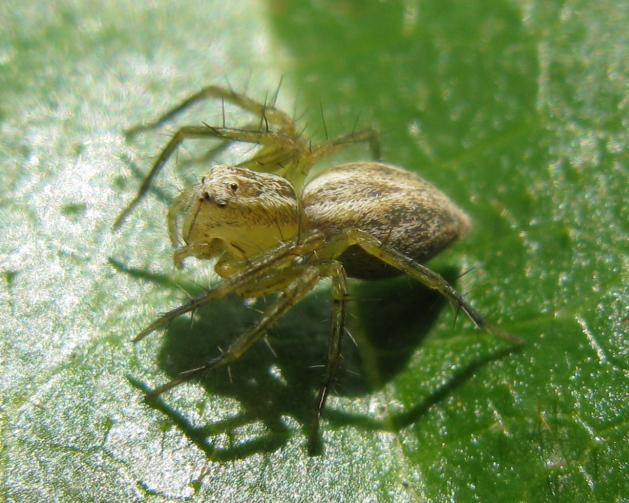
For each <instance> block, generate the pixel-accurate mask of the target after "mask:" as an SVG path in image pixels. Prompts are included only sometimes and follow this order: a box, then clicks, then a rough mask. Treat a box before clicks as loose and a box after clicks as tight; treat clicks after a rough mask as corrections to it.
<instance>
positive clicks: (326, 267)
mask: <svg viewBox="0 0 629 503" xmlns="http://www.w3.org/2000/svg"><path fill="white" fill-rule="evenodd" d="M207 97H216V98H221V99H223V100H225V101H229V102H231V103H234V104H236V105H237V106H240V107H242V108H244V109H245V110H247V111H249V112H251V113H252V114H254V115H256V116H258V117H259V118H260V122H261V123H264V124H265V127H264V128H256V129H231V128H225V127H209V126H204V127H196V126H189V127H184V128H181V129H180V130H179V131H178V132H177V133H176V134H175V136H174V138H173V139H172V140H171V141H170V143H169V144H168V145H167V146H166V148H165V149H164V151H163V152H162V154H161V155H160V156H159V158H158V160H157V162H156V163H155V165H154V166H153V169H152V170H151V172H150V173H149V175H148V176H147V178H146V179H145V181H144V183H143V184H142V186H141V188H140V191H139V193H138V195H137V196H136V198H135V199H134V200H133V202H132V203H131V204H130V205H129V207H128V208H127V209H126V210H125V211H124V212H123V213H122V215H121V216H120V217H119V219H118V222H117V224H118V225H119V224H120V222H121V221H122V220H123V219H124V218H125V217H126V216H127V215H128V214H129V212H130V210H131V209H132V208H133V206H134V205H135V204H136V203H137V202H138V201H139V200H140V199H141V198H142V197H143V196H144V195H145V194H146V192H147V190H148V188H149V187H150V184H151V183H152V180H153V179H154V177H155V176H156V175H157V173H158V172H159V171H160V170H161V168H162V167H163V165H164V164H165V163H166V161H167V160H168V158H169V156H170V155H171V154H172V152H173V151H174V150H175V149H176V147H177V146H178V145H179V144H180V143H181V142H182V141H183V140H184V139H186V138H219V139H222V140H225V141H241V142H249V143H254V144H258V145H260V146H261V148H260V149H259V150H258V151H257V152H256V153H255V154H254V155H253V156H252V157H251V158H249V159H247V160H246V161H244V162H242V163H240V164H239V165H237V166H224V165H217V166H214V167H213V168H212V169H211V170H210V171H209V172H208V173H207V175H206V176H205V177H204V178H203V179H202V180H201V181H200V182H199V183H198V184H195V185H193V186H191V187H189V188H187V189H185V190H184V191H183V192H182V193H181V194H180V196H179V197H177V199H176V200H175V201H174V203H173V204H172V205H171V207H170V210H169V213H168V227H169V231H170V238H171V241H172V243H173V246H174V247H175V252H174V260H175V263H176V264H177V265H181V264H182V261H183V260H184V259H185V258H186V257H195V258H197V259H216V262H215V263H214V269H215V271H216V272H217V274H219V275H220V276H221V277H222V278H223V280H222V281H221V282H220V283H218V284H217V285H216V286H214V287H213V288H211V289H210V290H208V291H207V292H206V293H204V294H203V295H201V296H199V297H197V298H195V299H193V300H192V301H190V302H188V303H186V304H184V305H182V306H180V307H178V308H176V309H174V310H172V311H170V312H169V313H166V314H165V315H163V316H161V317H160V318H159V319H157V320H156V321H155V322H153V323H152V324H151V325H149V326H148V327H147V328H145V329H144V330H143V331H142V332H140V334H139V335H138V336H137V337H136V339H135V340H136V341H137V340H140V339H142V338H143V337H145V336H146V335H148V334H149V333H151V332H153V331H154V330H155V329H157V328H159V327H161V326H163V325H165V324H167V323H168V322H169V321H170V320H172V319H174V318H176V317H177V316H180V315H181V314H183V313H187V312H191V311H193V310H194V309H196V308H197V307H198V306H200V305H202V304H204V303H206V302H209V301H211V300H212V299H216V298H219V297H223V296H225V295H228V294H230V293H234V292H235V293H238V294H239V295H241V296H243V297H256V296H260V295H265V294H268V293H278V294H279V296H278V297H277V300H276V301H275V302H274V303H273V304H272V305H271V306H270V307H269V308H268V309H266V311H265V312H264V313H263V315H262V316H261V318H260V320H259V322H258V324H257V325H256V326H254V327H253V328H252V329H250V330H249V331H247V332H246V333H244V334H243V335H241V336H240V337H239V338H238V339H237V340H236V341H235V342H234V343H233V344H232V345H231V346H230V347H229V348H227V349H226V350H224V351H222V352H220V354H219V355H218V356H217V357H216V358H214V359H212V360H210V361H208V362H206V363H204V364H202V365H200V366H199V367H198V368H196V369H194V370H192V371H190V372H187V373H185V374H183V375H182V376H181V377H179V378H178V379H175V380H173V381H171V382H169V383H167V384H165V385H163V386H161V387H159V388H157V389H156V390H154V391H153V393H152V394H154V395H157V394H160V393H163V392H164V391H166V390H168V389H171V388H172V387H174V386H176V385H177V384H179V383H181V382H184V381H187V380H189V379H191V378H194V377H197V376H200V375H203V374H204V373H206V372H208V371H210V370H213V369H215V368H217V367H220V366H223V365H226V364H228V363H230V362H232V361H234V360H236V359H237V358H239V357H240V356H241V355H242V354H243V353H244V352H245V351H246V350H247V349H249V347H251V345H252V344H254V343H255V342H256V341H258V340H259V339H261V338H262V337H263V336H264V335H265V334H266V330H267V329H268V328H269V327H270V326H271V325H272V324H273V323H274V322H275V321H277V319H278V318H279V317H281V316H282V315H283V314H284V313H285V312H286V311H287V310H288V309H290V308H291V307H292V306H293V305H294V304H295V303H296V302H298V301H299V300H300V299H301V298H303V297H304V296H305V295H306V294H307V293H308V292H310V291H311V290H312V289H313V288H314V287H315V286H316V284H317V283H318V282H319V281H320V280H321V279H322V278H331V280H332V297H333V300H334V302H333V308H332V330H331V335H330V340H329V346H328V362H327V364H326V368H325V371H324V376H323V384H322V386H321V389H320V391H319V395H318V398H317V402H316V411H315V416H314V419H313V425H312V429H311V436H310V441H309V451H310V452H311V453H315V452H317V450H318V449H317V445H318V438H319V434H318V431H319V419H320V415H321V411H322V409H323V407H324V405H325V402H326V399H327V396H328V394H329V391H330V388H331V386H332V383H333V381H334V375H335V372H336V369H337V367H338V365H339V363H340V360H341V343H342V339H343V335H344V330H345V329H344V324H345V310H346V301H347V277H353V278H361V279H376V278H383V277H388V276H393V275H396V274H402V273H405V274H408V275H410V276H412V277H414V278H416V279H417V280H419V281H421V282H422V283H423V284H425V285H426V286H428V287H430V288H432V289H435V290H437V291H438V292H440V293H441V294H442V295H444V296H445V297H446V298H447V299H448V300H449V301H450V302H451V303H452V304H453V305H454V306H455V307H456V308H457V309H461V310H462V311H463V312H465V314H467V316H468V317H469V318H470V319H471V320H472V321H473V322H474V323H475V324H476V325H477V326H478V327H479V328H482V329H484V330H486V331H488V332H490V333H492V334H495V335H497V336H500V337H503V338H505V339H507V340H509V341H511V342H514V343H518V342H519V340H518V339H517V338H516V337H514V336H512V335H510V334H508V333H506V332H503V331H501V330H499V329H497V328H495V327H493V326H492V325H489V324H488V323H486V322H485V320H484V318H483V317H482V316H481V315H480V314H479V313H478V312H476V311H475V310H474V309H473V308H472V307H471V306H470V305H469V304H468V303H467V302H466V301H465V300H464V299H463V297H462V296H461V295H460V294H459V293H458V292H456V291H455V290H454V289H453V288H452V286H450V284H449V283H448V282H447V281H445V280H444V279H443V278H442V277H441V276H440V275H438V274H437V273H435V272H433V271H431V270H430V269H428V268H426V267H425V266H424V265H422V264H423V263H424V262H426V261H427V260H429V259H430V258H432V257H433V256H435V255H436V254H437V253H439V252H440V251H441V250H443V249H444V248H445V247H447V246H448V245H449V244H451V243H452V242H453V241H454V240H456V239H457V238H458V237H460V236H462V235H463V234H464V233H465V232H467V230H468V229H469V226H470V223H469V219H468V217H467V215H465V213H464V212H463V211H461V210H460V209H459V208H458V207H457V206H456V205H455V204H454V203H453V202H452V201H451V200H450V199H449V198H448V197H447V196H445V195H444V194H443V193H442V192H441V191H439V190H438V189H436V188H435V187H434V186H433V185H431V184H430V183H428V182H426V181H425V180H423V179H422V178H420V177H419V176H417V175H415V174H412V173H410V172H407V171H405V170H403V169H401V168H397V167H394V166H390V165H387V164H383V163H381V162H354V163H350V164H344V165H340V166H336V167H333V168H331V169H328V170H326V171H324V172H323V173H321V174H319V175H318V176H316V177H314V178H312V179H310V180H309V179H308V178H307V177H308V174H309V171H310V168H311V167H312V165H313V164H314V163H315V162H316V161H317V160H319V159H320V158H322V157H325V156H327V155H329V154H330V153H332V152H335V151H336V150H338V149H340V148H343V147H344V146H346V145H348V144H351V143H358V142H368V143H369V144H370V146H371V148H372V152H373V154H374V156H376V157H377V156H378V155H379V148H378V145H377V142H376V138H375V134H374V132H373V131H372V130H370V129H365V130H361V131H358V132H354V133H351V134H349V135H345V136H342V137H339V138H336V139H333V140H325V141H322V142H319V143H315V144H313V145H310V144H307V143H306V142H305V141H304V140H303V138H302V137H301V135H300V134H298V133H297V130H296V129H295V125H294V123H293V121H292V120H291V119H290V118H289V117H288V116H286V115H285V114H283V113H282V112H280V111H278V110H277V109H276V108H274V107H273V106H267V105H263V104H260V103H257V102H255V101H252V100H250V99H248V98H246V97H244V96H241V95H239V94H236V93H234V92H233V91H231V90H227V89H223V88H220V87H215V86H211V87H208V88H206V89H204V90H202V91H201V92H199V93H197V94H196V95H195V96H193V97H192V98H190V99H189V100H187V101H186V102H184V103H183V104H182V105H180V106H179V107H177V108H175V109H174V110H173V111H171V112H169V113H168V114H166V115H164V116H163V117H162V118H161V119H160V120H158V121H157V122H156V123H154V124H151V125H149V126H145V127H142V128H136V129H135V130H133V131H132V133H135V132H137V131H138V130H141V129H148V128H153V127H156V126H158V125H161V124H162V123H163V122H165V121H167V120H169V119H170V118H172V117H173V116H175V115H176V114H178V113H179V112H180V111H182V110H183V109H184V108H187V107H188V106H189V105H191V104H193V103H195V102H197V101H199V100H201V99H204V98H207Z"/></svg>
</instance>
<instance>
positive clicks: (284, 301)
mask: <svg viewBox="0 0 629 503" xmlns="http://www.w3.org/2000/svg"><path fill="white" fill-rule="evenodd" d="M320 278H321V275H320V273H319V269H318V268H317V267H316V266H305V267H304V268H303V270H302V271H301V273H300V274H299V275H298V276H297V277H296V279H294V280H293V282H292V283H291V284H290V286H289V287H288V288H286V289H285V290H284V291H283V292H282V295H281V296H280V297H279V299H277V301H276V302H274V303H273V305H272V306H271V307H270V308H269V309H267V310H266V311H265V312H264V315H263V316H262V318H261V319H260V320H259V321H258V323H257V324H256V325H255V326H254V327H253V328H252V329H250V330H248V331H247V332H245V333H244V334H243V335H241V336H240V337H239V338H238V339H236V340H235V341H234V342H233V343H232V344H231V345H230V346H229V348H227V349H226V350H225V351H223V352H222V353H221V354H220V355H219V356H217V357H216V358H214V359H212V360H210V361H208V362H207V363H204V364H203V365H201V366H200V367H197V368H195V369H192V370H189V371H187V372H184V373H183V374H181V375H180V376H179V377H178V378H176V379H173V380H172V381H170V382H167V383H166V384H163V385H162V386H159V387H158V388H156V389H155V390H153V391H152V392H151V393H149V396H157V395H159V394H161V393H164V392H165V391H168V390H170V389H172V388H174V387H175V386H177V385H179V384H181V383H183V382H186V381H189V380H190V379H194V378H195V377H200V376H202V375H203V374H205V373H207V372H210V371H211V370H214V369H216V368H218V367H222V366H223V365H227V364H228V363H231V362H233V361H234V360H237V359H238V358H240V357H241V356H242V355H243V354H244V353H245V352H246V351H247V350H248V349H249V348H250V347H251V346H252V345H253V344H255V343H256V342H257V341H258V340H260V339H261V338H262V337H264V335H265V334H266V331H267V329H268V328H269V327H270V326H271V325H273V324H274V323H275V322H276V321H277V320H278V319H279V318H280V317H281V316H282V315H283V314H284V313H285V312H286V311H288V310H289V309H290V308H291V307H292V306H293V305H294V304H296V303H297V302H298V301H299V300H301V299H302V298H303V297H304V296H305V295H306V294H307V293H308V292H310V291H311V290H312V289H313V288H314V287H315V286H316V284H317V283H318V282H319V279H320Z"/></svg>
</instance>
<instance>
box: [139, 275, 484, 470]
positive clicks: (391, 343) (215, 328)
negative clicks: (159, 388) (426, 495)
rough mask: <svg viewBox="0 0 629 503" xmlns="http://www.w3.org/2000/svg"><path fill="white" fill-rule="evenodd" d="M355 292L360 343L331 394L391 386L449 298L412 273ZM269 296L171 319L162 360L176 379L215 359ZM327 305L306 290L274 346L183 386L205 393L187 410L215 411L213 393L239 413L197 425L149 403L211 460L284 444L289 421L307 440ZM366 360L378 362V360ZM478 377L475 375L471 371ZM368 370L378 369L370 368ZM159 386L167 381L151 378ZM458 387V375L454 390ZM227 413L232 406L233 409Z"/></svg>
mask: <svg viewBox="0 0 629 503" xmlns="http://www.w3.org/2000/svg"><path fill="white" fill-rule="evenodd" d="M442 273H443V271H442ZM443 275H444V277H446V279H448V280H452V279H454V278H455V277H456V274H455V271H454V270H448V271H445V273H443ZM352 292H353V293H352V295H351V298H352V301H353V304H354V305H353V306H352V312H353V313H355V314H357V316H358V317H359V318H360V319H359V321H358V322H359V323H360V325H361V326H362V327H363V328H362V330H360V332H361V334H362V335H361V338H359V339H358V340H357V341H356V342H357V344H353V343H352V342H351V341H350V340H349V338H348V339H346V341H345V344H344V353H343V354H344V359H343V364H342V366H341V368H340V369H339V372H338V377H337V385H336V386H335V388H334V390H333V394H335V395H337V396H364V395H366V394H368V393H370V392H372V391H373V390H375V389H377V388H379V387H381V386H383V385H385V384H386V383H387V382H388V381H389V380H390V379H391V378H393V377H394V376H395V375H396V374H397V373H398V372H399V371H400V370H401V369H403V368H404V366H405V365H406V362H407V361H408V359H409V358H410V357H411V355H412V354H413V353H414V351H415V349H416V348H417V347H418V346H419V345H421V343H422V341H423V340H424V339H425V337H426V336H427V334H428V333H429V332H430V328H431V326H432V325H433V324H434V322H435V320H436V318H437V316H438V315H439V314H440V312H441V311H442V307H443V304H444V303H445V300H444V299H443V297H442V296H441V295H439V294H438V293H436V292H434V291H432V290H429V289H428V288H426V287H424V286H423V285H421V284H420V283H418V282H415V281H413V280H409V279H408V278H406V277H400V278H396V279H393V280H387V281H378V282H360V283H358V284H355V285H353V289H352ZM269 302H270V299H264V298H261V299H259V300H258V302H257V304H256V305H255V309H252V308H247V306H246V305H244V302H243V299H242V298H240V297H237V296H232V297H228V298H224V299H219V300H216V301H213V302H211V303H209V304H207V305H206V306H204V307H203V308H201V309H199V310H198V312H197V313H196V314H195V317H194V321H191V320H190V318H186V317H181V318H178V319H175V320H174V321H173V322H172V323H171V325H170V326H169V327H168V329H167V330H166V332H165V333H164V335H163V336H162V338H163V343H162V346H161V348H160V352H159V355H158V366H159V367H160V368H161V369H162V370H163V371H164V372H165V373H166V374H167V375H168V376H169V377H170V378H175V377H177V376H179V374H180V373H181V372H185V371H187V370H190V369H192V368H195V367H198V366H199V365H200V364H202V363H203V362H205V361H207V360H209V359H211V358H213V357H214V356H216V355H217V354H218V353H219V352H220V349H219V348H226V347H227V346H229V344H230V343H231V342H233V341H234V340H235V339H236V338H237V337H238V336H239V335H241V334H242V333H244V332H245V331H246V330H247V329H248V328H250V327H251V326H253V325H254V324H255V323H256V321H257V320H258V319H259V317H260V314H259V312H258V311H259V310H260V311H262V310H264V307H265V303H269ZM374 306H375V307H374ZM330 309H331V301H330V291H329V288H325V289H321V290H318V291H316V292H314V293H313V294H311V295H308V296H307V297H306V298H305V299H303V300H302V301H301V302H300V303H299V304H298V305H297V306H295V307H294V308H293V309H291V310H290V311H289V312H288V313H287V314H286V315H285V316H284V317H283V318H282V319H281V320H280V321H279V322H278V323H277V325H276V326H275V327H274V328H272V329H271V330H270V331H269V333H268V336H267V340H268V342H269V344H268V345H267V344H264V342H260V343H258V344H255V345H254V346H253V347H252V348H251V349H250V350H249V351H247V352H246V353H245V354H244V355H243V356H242V357H241V358H240V359H238V360H237V361H235V362H233V363H231V364H230V365H229V366H228V367H223V368H219V369H217V370H215V371H213V372H211V373H209V374H208V375H207V376H205V377H204V378H202V379H200V380H197V381H193V382H192V383H190V384H184V386H190V385H193V386H194V385H196V386H199V385H200V386H202V387H203V388H204V390H205V392H206V396H207V398H206V399H205V400H204V405H199V404H194V405H192V404H191V407H194V406H195V405H197V409H199V408H200V409H202V408H203V407H210V408H211V407H212V397H222V398H229V399H233V400H234V401H235V402H236V403H237V404H238V407H237V408H236V409H237V412H236V413H233V414H231V415H230V416H228V417H218V418H217V419H213V420H211V421H210V422H208V423H206V424H202V425H200V426H199V425H197V423H198V422H199V421H198V420H196V419H193V416H196V413H193V414H187V413H186V411H185V409H183V410H178V409H177V408H176V407H175V406H173V405H170V404H171V403H172V402H173V401H174V400H173V399H169V394H168V393H166V394H164V395H161V396H158V397H155V398H147V399H146V403H147V404H148V405H149V406H151V407H152V408H154V409H156V410H159V411H160V412H161V413H163V414H164V415H165V416H167V417H168V418H169V419H170V420H171V421H172V422H173V423H174V424H175V425H176V426H177V427H178V428H179V429H180V430H181V431H182V432H183V433H184V434H185V435H186V436H187V437H188V438H189V439H190V440H191V441H192V442H193V443H194V444H195V445H197V447H198V448H200V449H201V450H202V451H203V452H204V453H205V454H206V455H207V457H208V458H209V459H212V460H214V461H219V462H224V461H233V460H237V459H244V458H247V457H249V456H251V455H253V454H257V453H266V452H274V451H275V450H277V449H279V448H281V447H282V446H284V445H285V444H286V443H288V441H289V440H290V439H291V438H292V437H293V435H294V434H295V428H294V426H292V425H291V424H290V419H288V418H292V420H293V421H294V422H296V423H297V424H299V425H300V429H301V434H302V435H303V438H304V446H305V444H306V440H307V438H308V433H309V428H310V425H311V421H312V414H313V409H314V397H315V395H316V392H317V391H318V388H319V386H320V384H321V379H322V374H323V368H322V367H323V365H324V364H325V361H326V352H327V342H328V337H329V330H330V325H329V318H330ZM349 318H350V319H349V320H348V321H349V323H348V324H349V330H350V332H351V331H352V325H353V323H352V320H351V318H352V317H351V316H350V317H349ZM362 337H365V338H366V340H365V339H363V338H362ZM365 342H366V343H367V344H368V345H369V346H370V347H371V348H372V349H373V351H372V352H371V353H372V354H375V355H376V358H375V367H376V368H375V374H376V375H377V376H379V377H378V379H377V382H374V381H373V379H371V380H370V379H368V376H367V373H366V372H365V371H364V364H365V362H364V355H363V354H361V347H360V346H361V344H364V343H365ZM269 346H270V347H269ZM370 363H371V365H372V366H373V364H374V360H373V359H372V360H370ZM472 374H473V372H472V371H470V373H469V375H470V376H471V375H472ZM369 375H370V376H373V375H374V372H373V369H372V372H369ZM129 380H130V382H131V384H132V385H133V386H134V387H136V388H138V389H140V390H141V391H143V392H145V393H146V392H148V391H150V387H149V386H148V385H147V384H145V383H142V382H140V381H138V380H137V379H134V378H129ZM159 384H162V383H155V385H159ZM456 385H457V382H454V381H453V383H452V386H456ZM444 393H446V391H444ZM434 399H436V398H435V397H432V398H431V397H429V398H428V400H427V401H426V403H424V404H420V405H419V406H418V409H417V411H409V413H408V414H407V415H406V416H405V417H404V418H399V420H400V421H399V422H400V423H405V424H406V423H409V422H413V421H414V420H417V419H418V418H419V416H420V415H421V411H422V410H424V409H427V407H428V406H427V405H426V404H427V403H428V402H431V400H434ZM431 403H432V402H431ZM229 410H230V411H233V410H234V408H232V407H231V406H229ZM418 411H419V412H418ZM218 415H219V414H218V413H217V416H218ZM209 416H212V414H211V413H210V414H209ZM324 417H325V418H326V420H328V421H329V422H330V423H331V424H332V425H333V426H340V425H345V424H349V425H353V426H358V427H363V428H366V429H374V430H386V429H390V423H389V424H388V425H384V424H379V423H377V422H374V421H372V420H370V419H368V418H367V417H366V416H360V415H349V414H345V413H342V412H336V411H333V410H330V408H328V409H326V410H325V411H324ZM396 422H397V421H396ZM252 425H259V426H260V427H257V426H256V427H252ZM324 427H325V424H324ZM251 431H253V433H251Z"/></svg>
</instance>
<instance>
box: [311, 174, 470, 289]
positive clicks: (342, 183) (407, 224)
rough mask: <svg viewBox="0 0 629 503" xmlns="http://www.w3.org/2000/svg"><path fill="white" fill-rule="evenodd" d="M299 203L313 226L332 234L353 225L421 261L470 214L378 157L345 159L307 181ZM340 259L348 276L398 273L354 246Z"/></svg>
mask: <svg viewBox="0 0 629 503" xmlns="http://www.w3.org/2000/svg"><path fill="white" fill-rule="evenodd" d="M302 203H303V208H304V211H305V213H306V215H307V216H308V219H309V221H310V222H311V224H312V225H313V227H314V228H317V229H319V230H321V231H323V232H324V233H325V234H326V235H328V236H333V235H336V234H338V233H339V232H342V231H343V230H345V229H348V228H356V229H359V230H362V231H365V232H367V233H369V234H371V235H372V236H374V237H376V238H377V239H378V240H380V241H381V242H382V243H384V244H386V245H387V246H389V247H391V248H393V249H394V250H396V251H398V252H400V253H402V254H403V255H405V256H407V257H409V258H411V259H413V260H415V261H417V262H419V263H423V262H426V261H427V260H429V259H431V258H432V257H434V256H435V255H437V254H438V253H439V252H440V251H441V250H443V249H444V248H446V247H447V246H448V245H449V244H451V243H452V242H453V241H455V240H456V239H457V238H459V237H460V236H462V235H463V234H465V233H466V232H467V231H468V230H469V227H470V220H469V217H468V216H467V215H466V214H465V213H464V212H463V211H462V210H461V209H459V208H458V207H457V206H456V205H455V204H454V203H453V202H452V201H451V200H450V199H449V198H448V197H447V196H446V195H445V194H443V192H441V191H440V190H439V189H437V188H436V187H434V186H433V185H432V184H430V183H428V182H427V181H425V180H423V179H422V178H420V177H419V176H417V175H415V174H413V173H411V172H408V171H405V170H403V169H400V168H397V167H394V166H390V165H387V164H382V163H377V162H355V163H350V164H343V165H341V166H337V167H335V168H332V169H330V170H328V171H325V172H323V173H322V174H321V175H319V176H317V177H316V178H314V179H313V180H312V181H310V182H309V183H308V184H307V185H306V187H305V188H304V192H303V196H302ZM339 260H340V261H341V262H342V263H343V265H344V266H345V269H346V272H347V274H348V276H350V277H354V278H362V279H378V278H385V277H389V276H394V275H396V274H400V271H399V270H398V269H395V268H393V267H390V266H388V265H386V264H384V263H383V262H381V261H380V260H378V259H377V258H375V257H373V256H372V255H369V254H367V253H366V252H364V251H363V250H362V249H361V248H359V247H358V246H351V247H349V248H348V249H347V250H345V251H344V252H343V253H342V254H341V256H340V257H339Z"/></svg>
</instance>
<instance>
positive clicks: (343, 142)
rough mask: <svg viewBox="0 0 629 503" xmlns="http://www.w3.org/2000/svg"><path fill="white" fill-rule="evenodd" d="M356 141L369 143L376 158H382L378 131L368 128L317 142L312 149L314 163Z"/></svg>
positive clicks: (377, 159)
mask: <svg viewBox="0 0 629 503" xmlns="http://www.w3.org/2000/svg"><path fill="white" fill-rule="evenodd" d="M354 143H368V144H369V149H370V150H371V155H372V156H373V158H374V160H376V161H379V160H380V158H381V152H380V143H379V141H378V133H376V131H375V130H373V129H371V128H366V129H361V130H360V131H354V132H352V133H349V134H346V135H343V136H339V137H338V138H334V139H332V140H324V141H320V142H318V143H315V144H314V145H312V147H311V149H310V151H311V156H312V162H313V163H314V162H316V161H317V160H319V159H322V158H323V157H327V156H328V155H330V154H332V153H334V152H336V151H338V150H340V149H343V148H346V147H347V146H349V145H352V144H354Z"/></svg>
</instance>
